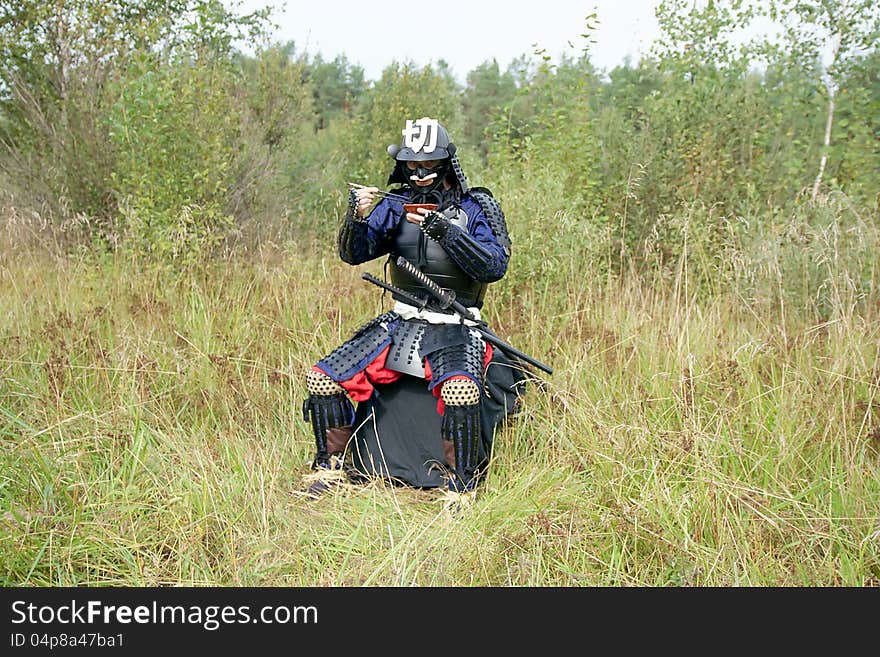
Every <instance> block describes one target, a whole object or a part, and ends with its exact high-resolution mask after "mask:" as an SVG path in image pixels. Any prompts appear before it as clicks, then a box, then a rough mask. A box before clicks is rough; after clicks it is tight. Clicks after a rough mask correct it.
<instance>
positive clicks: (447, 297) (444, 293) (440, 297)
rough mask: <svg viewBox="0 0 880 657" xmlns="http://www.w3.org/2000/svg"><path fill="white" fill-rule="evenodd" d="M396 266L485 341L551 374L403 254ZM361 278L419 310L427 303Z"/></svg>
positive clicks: (401, 291)
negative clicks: (497, 332)
mask: <svg viewBox="0 0 880 657" xmlns="http://www.w3.org/2000/svg"><path fill="white" fill-rule="evenodd" d="M397 266H398V267H400V268H401V269H403V270H404V271H405V272H406V273H407V274H409V275H410V276H412V277H413V278H414V279H416V280H417V281H418V282H419V283H421V284H422V285H424V286H425V288H426V289H427V290H428V291H429V292H430V293H431V295H432V296H433V297H435V298H436V300H437V301H438V302H439V303H440V308H442V309H443V310H447V309H452V310H453V311H454V312H455V313H456V314H457V315H458V316H459V317H461V318H462V319H463V320H464V319H466V320H468V321H469V322H473V324H474V326H473V327H472V328H474V329H476V330H477V331H479V332H480V335H482V336H483V337H484V338H485V339H486V342H489V343H490V344H493V345H494V346H496V347H498V348H499V349H501V351H503V352H504V353H506V354H507V355H508V356H510V357H511V358H513V359H515V360H520V361H525V362H526V363H529V364H530V365H534V366H535V367H537V368H538V369H540V370H543V371H545V372H547V374H553V368H552V367H550V366H549V365H545V364H544V363H542V362H541V361H539V360H537V359H535V358H532V357H531V356H529V355H528V354H525V353H523V352H522V351H520V350H519V349H517V348H516V347H514V346H513V345H511V344H509V343H507V342H505V341H504V340H502V339H501V338H499V337H498V336H497V335H495V334H494V333H492V331H490V330H489V327H488V326H487V325H486V322H484V321H482V320H479V319H477V318H476V317H474V315H473V314H472V313H471V311H469V310H468V309H467V308H465V307H464V306H463V305H461V303H459V302H458V301H456V300H455V292H453V291H452V290H444V289H443V288H441V287H440V286H439V285H437V283H435V282H434V281H432V280H431V279H430V278H428V276H427V275H425V274H424V273H423V272H421V271H419V270H418V269H416V267H415V266H414V265H413V264H412V263H411V262H410V261H409V260H407V259H406V258H404V257H403V256H400V257H399V258H397ZM362 278H363V279H364V280H367V281H370V282H371V283H373V284H374V285H378V286H379V287H381V288H384V289H386V290H388V291H389V292H393V293H394V294H397V295H399V296H400V298H402V299H405V300H407V302H409V303H410V304H411V305H413V306H415V307H417V308H418V309H419V310H421V309H423V308H424V307H425V306H426V305H427V303H428V300H427V299H422V298H420V297H417V296H416V295H414V294H411V293H409V292H407V291H406V290H401V289H400V288H399V287H396V286H394V285H389V284H388V283H386V282H384V281H380V280H379V279H378V278H376V277H374V276H371V275H370V274H368V273H364V274H362Z"/></svg>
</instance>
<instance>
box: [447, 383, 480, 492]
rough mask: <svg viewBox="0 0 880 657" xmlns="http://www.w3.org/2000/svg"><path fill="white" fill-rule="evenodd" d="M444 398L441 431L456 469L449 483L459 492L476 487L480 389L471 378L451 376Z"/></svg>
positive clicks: (450, 461) (450, 462)
mask: <svg viewBox="0 0 880 657" xmlns="http://www.w3.org/2000/svg"><path fill="white" fill-rule="evenodd" d="M440 398H441V399H442V400H443V420H442V422H441V425H440V435H441V438H443V441H444V451H445V452H446V454H447V461H449V465H450V466H451V467H452V469H453V472H454V473H455V478H454V480H450V482H449V487H450V488H453V489H455V490H457V491H459V492H463V491H468V490H472V489H473V488H474V486H475V484H476V480H475V474H476V470H477V459H478V458H479V444H480V443H479V441H480V389H479V387H478V386H477V384H476V383H475V382H474V381H472V380H471V379H468V378H464V377H461V378H453V379H448V380H447V381H445V382H443V384H442V388H441V389H440ZM449 448H451V449H449Z"/></svg>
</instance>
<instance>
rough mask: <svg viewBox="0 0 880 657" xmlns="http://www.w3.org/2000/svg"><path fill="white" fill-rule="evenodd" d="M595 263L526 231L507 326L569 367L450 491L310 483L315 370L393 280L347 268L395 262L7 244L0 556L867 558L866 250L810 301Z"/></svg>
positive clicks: (875, 434)
mask: <svg viewBox="0 0 880 657" xmlns="http://www.w3.org/2000/svg"><path fill="white" fill-rule="evenodd" d="M526 241H528V240H526ZM520 243H521V244H522V243H523V241H522V240H521V241H520ZM535 248H537V245H535ZM563 261H564V259H562V260H559V261H557V262H563ZM581 262H582V263H585V264H584V265H583V267H579V266H578V264H577V260H574V259H573V262H570V263H568V265H567V269H566V270H565V271H564V272H563V271H559V270H558V269H557V270H550V271H549V273H548V272H545V274H547V275H545V276H543V277H542V276H540V275H538V274H539V273H540V272H538V271H537V270H536V269H535V268H536V266H537V265H536V263H537V260H529V259H527V258H526V257H525V256H523V257H522V265H523V269H525V270H528V271H529V273H528V274H524V273H514V271H515V270H512V276H510V277H509V280H508V279H504V280H502V281H501V282H499V283H497V284H495V285H494V286H493V287H492V288H491V289H490V293H489V297H488V298H489V302H488V305H487V313H488V316H489V321H490V324H491V325H492V326H493V328H495V330H496V331H497V332H498V334H499V335H500V336H501V337H503V338H504V339H506V340H508V341H509V342H511V343H512V344H514V345H515V346H517V347H518V348H519V349H522V350H523V351H525V352H527V353H530V354H532V355H534V356H535V357H536V358H539V359H540V360H542V361H544V362H546V363H549V364H551V365H552V366H553V367H554V368H555V373H554V374H553V375H552V376H549V377H546V382H545V384H544V385H537V384H533V385H531V387H530V389H529V392H528V395H527V397H526V398H525V406H524V409H523V412H522V414H521V415H520V416H519V417H518V418H517V419H516V421H515V422H513V423H512V424H510V425H508V426H507V427H505V428H504V429H503V430H502V431H501V433H500V435H499V436H498V437H497V440H496V451H495V454H494V459H493V463H492V467H491V472H490V474H489V476H488V479H487V480H486V482H485V485H484V487H483V488H482V491H481V494H480V497H479V500H478V503H477V505H476V506H475V507H474V508H473V509H471V510H469V511H468V512H466V515H464V516H461V517H456V518H449V517H448V516H447V515H446V514H445V513H444V512H443V509H442V501H441V499H440V498H439V496H438V495H437V494H436V493H433V492H430V491H414V490H409V489H405V488H394V487H389V486H387V485H385V484H383V483H382V482H375V483H372V484H369V485H366V486H362V487H345V488H343V489H340V490H338V491H337V492H335V493H334V494H331V495H328V496H327V497H325V498H324V499H322V500H321V501H319V502H318V503H313V502H309V501H306V500H304V499H303V498H302V497H300V496H298V495H297V494H296V492H295V491H296V490H297V489H298V488H299V487H300V479H301V477H302V476H303V475H304V474H305V473H306V472H307V471H308V463H309V461H310V459H311V456H312V438H311V433H310V430H309V428H308V427H307V426H306V424H305V423H304V422H303V420H302V416H301V411H300V404H301V401H302V399H303V397H304V394H305V391H304V380H303V376H302V374H303V372H304V371H305V370H306V368H307V367H308V366H309V365H310V364H311V363H312V362H313V361H315V360H317V359H318V358H319V357H320V356H322V355H324V354H325V353H326V352H327V351H328V350H329V349H331V348H333V347H335V346H336V345H337V344H339V343H340V342H341V341H342V340H344V339H345V338H346V337H347V336H348V335H349V333H350V332H351V331H352V330H353V329H354V328H356V327H357V326H358V325H359V324H361V323H362V322H363V321H365V320H366V319H368V318H370V317H372V316H373V315H374V314H376V313H377V312H379V311H380V310H381V309H382V308H383V307H387V305H388V303H387V301H383V300H382V299H381V298H380V293H379V292H378V291H377V290H376V288H374V287H372V286H370V285H369V284H367V283H365V282H363V281H361V280H360V272H361V271H370V272H371V273H374V274H376V275H381V263H372V264H370V265H368V266H365V267H357V268H353V267H349V266H347V265H344V264H342V263H340V262H338V261H336V260H335V258H334V254H332V252H331V251H330V249H329V248H328V249H327V255H326V256H325V257H323V258H322V257H320V256H303V255H302V254H299V253H296V252H288V253H275V254H273V255H264V256H262V257H251V258H244V257H236V258H229V259H227V260H222V261H217V262H215V263H213V264H211V265H207V266H204V267H200V268H195V269H191V270H186V271H173V270H170V269H161V268H149V267H140V268H139V267H135V266H133V265H126V264H120V263H105V264H100V265H99V264H95V263H94V262H92V261H90V260H87V259H84V260H78V259H75V258H71V259H64V260H40V259H37V258H28V257H24V256H22V257H11V258H8V259H7V260H6V261H4V262H3V263H2V266H0V345H2V349H0V465H2V467H0V582H2V583H3V584H4V585H7V586H8V585H31V586H49V585H65V586H67V585H90V586H95V585H126V586H142V585H147V586H151V585H195V586H201V585H221V586H270V585H282V586H287V585H305V586H324V585H342V586H360V585H367V586H371V585H403V586H410V585H416V586H484V585H496V586H678V585H685V586H877V585H878V584H880V538H878V537H880V521H878V519H880V514H878V509H880V478H878V476H877V470H878V465H880V397H878V389H880V365H878V345H880V299H878V295H877V292H876V290H877V287H876V278H875V279H874V288H873V290H874V291H873V292H872V293H870V294H867V295H863V296H862V297H860V298H859V300H858V303H857V304H847V303H839V304H837V305H833V304H832V306H831V308H830V311H828V312H824V314H820V313H819V312H818V311H814V310H811V308H812V306H811V305H810V303H809V299H808V298H806V297H804V298H800V299H791V298H790V297H789V298H788V299H786V303H785V304H780V303H778V299H777V300H776V301H773V300H772V299H768V298H761V299H757V300H755V299H754V298H748V299H747V298H745V296H744V295H743V293H742V292H741V290H740V289H739V288H738V287H737V286H736V285H734V286H732V287H730V286H728V287H727V288H719V289H718V290H717V291H714V292H713V294H698V293H697V292H696V291H695V290H693V289H691V287H692V282H691V279H690V278H689V277H690V274H689V273H688V267H684V268H682V269H680V270H679V271H678V273H677V274H675V275H674V276H673V277H672V278H670V279H668V280H661V279H660V278H658V279H657V280H655V281H654V282H653V284H651V285H648V284H646V283H644V282H641V283H640V282H637V279H636V278H635V277H632V276H625V277H614V276H609V275H599V276H595V277H593V276H589V275H587V274H588V272H589V271H590V270H589V263H588V262H587V261H586V260H582V261H581ZM516 266H517V261H516V258H515V259H514V263H513V267H516ZM771 269H772V268H768V269H767V271H771ZM548 275H549V276H551V277H550V278H548V277H547V276H548ZM766 275H767V276H770V275H771V274H766ZM835 280H836V279H835ZM827 289H828V286H825V288H823V290H824V291H825V292H827ZM838 297H840V295H838ZM383 304H384V306H383Z"/></svg>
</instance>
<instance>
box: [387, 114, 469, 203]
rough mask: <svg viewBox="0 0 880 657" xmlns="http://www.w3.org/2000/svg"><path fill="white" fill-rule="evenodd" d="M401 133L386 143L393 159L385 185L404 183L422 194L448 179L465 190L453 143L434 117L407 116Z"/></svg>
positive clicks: (438, 189)
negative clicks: (397, 140) (396, 139)
mask: <svg viewBox="0 0 880 657" xmlns="http://www.w3.org/2000/svg"><path fill="white" fill-rule="evenodd" d="M402 134H403V143H402V144H400V145H397V144H391V145H390V146H389V147H388V155H390V156H391V157H392V158H394V160H395V162H396V164H395V166H394V169H393V170H392V172H391V175H390V176H388V184H389V185H390V184H391V183H404V184H406V185H408V186H409V187H410V189H411V190H412V191H413V193H414V194H417V195H419V196H426V195H428V194H431V193H432V192H441V191H443V181H444V180H448V181H449V183H450V184H451V185H452V186H453V187H455V186H456V185H457V186H458V187H459V188H460V190H461V193H464V192H466V191H467V179H466V178H465V176H464V172H463V171H462V170H461V165H460V164H459V162H458V157H457V156H456V154H455V152H456V147H455V144H454V143H453V142H452V141H451V140H450V139H449V133H448V132H446V128H444V127H443V126H442V125H440V122H439V121H437V119H432V118H430V117H427V116H424V117H422V118H420V119H418V120H416V121H413V120H412V119H407V121H406V127H405V128H404V129H403V131H402ZM423 163H430V164H432V165H433V166H431V167H429V166H426V164H423Z"/></svg>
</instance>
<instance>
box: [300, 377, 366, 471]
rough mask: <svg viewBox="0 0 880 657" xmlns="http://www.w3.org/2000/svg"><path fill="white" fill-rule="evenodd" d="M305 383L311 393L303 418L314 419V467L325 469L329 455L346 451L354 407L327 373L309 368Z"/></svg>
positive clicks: (328, 462) (312, 422)
mask: <svg viewBox="0 0 880 657" xmlns="http://www.w3.org/2000/svg"><path fill="white" fill-rule="evenodd" d="M306 383H307V388H308V391H309V396H308V398H306V400H305V401H304V402H303V420H304V421H306V422H308V421H309V420H311V424H312V431H313V432H314V434H315V460H314V462H313V463H312V467H313V468H321V467H324V468H326V467H329V465H330V456H332V455H334V454H340V453H342V452H343V451H344V450H345V445H346V443H347V441H348V436H349V435H350V432H351V425H352V423H353V422H354V406H352V403H351V401H350V400H349V398H348V395H346V394H345V391H344V390H343V389H342V388H341V387H340V386H339V384H337V383H336V382H335V381H333V380H332V379H330V378H329V377H328V376H326V375H324V374H321V373H319V372H315V371H314V370H310V371H309V372H308V374H307V375H306Z"/></svg>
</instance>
